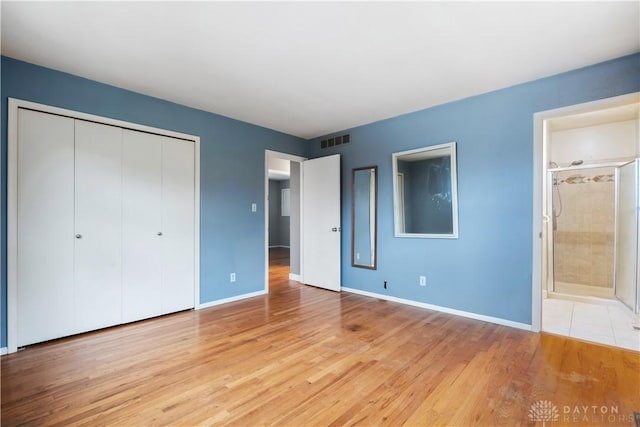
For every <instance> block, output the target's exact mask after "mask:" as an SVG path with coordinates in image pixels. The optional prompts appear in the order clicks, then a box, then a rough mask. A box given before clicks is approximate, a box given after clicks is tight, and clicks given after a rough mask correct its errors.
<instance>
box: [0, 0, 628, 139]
mask: <svg viewBox="0 0 640 427" xmlns="http://www.w3.org/2000/svg"><path fill="white" fill-rule="evenodd" d="M639 5H640V2H638V1H628V2H586V3H583V2H531V3H524V2H517V3H515V2H495V3H488V2H408V3H401V2H277V3H276V2H257V3H253V2H182V3H181V2H104V3H103V2H42V3H40V2H38V3H36V2H9V1H2V3H1V7H2V11H1V14H2V53H3V54H4V55H7V56H10V57H14V58H17V59H21V60H25V61H28V62H32V63H36V64H40V65H44V66H47V67H50V68H54V69H57V70H62V71H65V72H69V73H72V74H76V75H79V76H83V77H87V78H89V79H93V80H97V81H100V82H104V83H109V84H112V85H115V86H119V87H122V88H126V89H130V90H133V91H136V92H141V93H144V94H148V95H152V96H156V97H159V98H163V99H167V100H171V101H174V102H177V103H180V104H184V105H188V106H191V107H195V108H199V109H202V110H206V111H210V112H214V113H218V114H222V115H224V116H228V117H232V118H235V119H239V120H243V121H246V122H249V123H254V124H257V125H261V126H265V127H267V128H271V129H276V130H279V131H282V132H286V133H289V134H292V135H297V136H300V137H302V138H312V137H316V136H320V135H324V134H328V133H332V132H336V131H339V130H343V129H347V128H350V127H353V126H356V125H361V124H365V123H370V122H373V121H377V120H380V119H384V118H388V117H393V116H397V115H400V114H403V113H407V112H411V111H416V110H420V109H423V108H427V107H430V106H433V105H438V104H442V103H445V102H448V101H452V100H456V99H461V98H464V97H468V96H471V95H475V94H480V93H484V92H488V91H491V90H495V89H498V88H503V87H508V86H511V85H514V84H517V83H521V82H525V81H529V80H532V79H537V78H540V77H544V76H548V75H552V74H556V73H559V72H563V71H567V70H571V69H574V68H578V67H582V66H586V65H590V64H594V63H597V62H601V61H604V60H608V59H612V58H616V57H619V56H623V55H627V54H631V53H634V52H638V51H640V35H639V34H640V33H639V32H640V10H639Z"/></svg>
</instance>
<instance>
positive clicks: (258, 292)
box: [196, 289, 267, 310]
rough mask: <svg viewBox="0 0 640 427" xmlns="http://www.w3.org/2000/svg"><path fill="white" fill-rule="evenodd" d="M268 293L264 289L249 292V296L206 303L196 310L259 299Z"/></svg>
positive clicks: (237, 296)
mask: <svg viewBox="0 0 640 427" xmlns="http://www.w3.org/2000/svg"><path fill="white" fill-rule="evenodd" d="M266 293H267V292H266V291H265V290H264V289H263V290H261V291H256V292H249V293H248V294H242V295H236V296H234V297H229V298H223V299H218V300H215V301H209V302H205V303H203V304H199V305H198V306H197V307H196V310H200V309H201V308H208V307H214V306H216V305H221V304H227V303H229V302H234V301H240V300H243V299H247V298H253V297H258V296H260V295H265V294H266Z"/></svg>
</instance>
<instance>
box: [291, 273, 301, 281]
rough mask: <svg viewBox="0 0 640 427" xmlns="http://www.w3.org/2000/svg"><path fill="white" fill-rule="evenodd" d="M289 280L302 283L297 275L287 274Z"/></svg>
mask: <svg viewBox="0 0 640 427" xmlns="http://www.w3.org/2000/svg"><path fill="white" fill-rule="evenodd" d="M289 280H295V281H297V282H302V277H300V275H299V274H293V273H289Z"/></svg>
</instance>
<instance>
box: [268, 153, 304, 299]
mask: <svg viewBox="0 0 640 427" xmlns="http://www.w3.org/2000/svg"><path fill="white" fill-rule="evenodd" d="M304 160H305V158H303V157H299V156H294V155H291V154H286V153H279V152H275V151H269V150H266V154H265V246H266V248H265V255H266V257H265V270H266V272H265V290H266V291H267V292H270V291H272V290H273V287H274V286H288V284H289V281H290V280H292V281H299V280H300V276H301V274H300V266H301V243H300V238H301V236H300V230H301V209H300V207H301V206H300V202H301V196H302V187H301V183H302V181H301V172H300V171H301V166H300V164H301V162H302V161H304Z"/></svg>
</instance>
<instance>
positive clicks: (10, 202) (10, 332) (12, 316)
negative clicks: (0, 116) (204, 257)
mask: <svg viewBox="0 0 640 427" xmlns="http://www.w3.org/2000/svg"><path fill="white" fill-rule="evenodd" d="M21 108H22V109H27V110H34V111H39V112H42V113H49V114H56V115H59V116H64V117H69V118H73V119H79V120H86V121H90V122H96V123H101V124H106V125H111V126H118V127H121V128H123V129H131V130H136V131H141V132H147V133H152V134H156V135H160V136H167V137H171V138H178V139H184V140H188V141H193V143H194V157H195V158H194V209H193V211H194V226H195V227H194V260H193V271H194V283H193V285H194V301H193V306H194V308H195V309H196V310H197V309H199V308H200V137H199V136H195V135H189V134H185V133H180V132H173V131H169V130H165V129H160V128H155V127H151V126H145V125H140V124H136V123H131V122H126V121H123V120H115V119H110V118H107V117H101V116H96V115H93V114H87V113H82V112H79V111H73V110H67V109H64V108H58V107H52V106H49V105H45V104H39V103H36V102H31V101H24V100H21V99H16V98H9V102H8V121H7V132H8V133H7V136H8V138H7V142H8V146H7V351H8V353H14V352H16V351H17V350H18V346H17V343H18V277H17V276H18V274H17V273H18V260H17V248H18V228H17V224H18V223H17V220H18V110H19V109H21Z"/></svg>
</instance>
